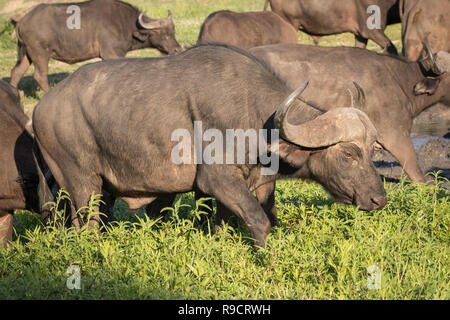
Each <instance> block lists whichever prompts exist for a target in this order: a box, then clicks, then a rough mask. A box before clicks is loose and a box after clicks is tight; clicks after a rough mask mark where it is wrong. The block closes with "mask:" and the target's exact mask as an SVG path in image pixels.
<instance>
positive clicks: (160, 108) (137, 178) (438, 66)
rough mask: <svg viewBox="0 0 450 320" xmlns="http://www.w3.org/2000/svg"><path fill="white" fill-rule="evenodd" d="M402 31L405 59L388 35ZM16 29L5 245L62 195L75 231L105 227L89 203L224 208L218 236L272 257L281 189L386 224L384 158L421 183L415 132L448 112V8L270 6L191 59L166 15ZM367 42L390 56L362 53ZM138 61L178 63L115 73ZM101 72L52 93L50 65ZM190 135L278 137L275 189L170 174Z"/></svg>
mask: <svg viewBox="0 0 450 320" xmlns="http://www.w3.org/2000/svg"><path fill="white" fill-rule="evenodd" d="M269 4H270V7H271V9H272V10H271V11H267V10H266V9H268V7H269ZM262 5H263V4H262ZM69 6H72V8H71V10H68V8H69ZM167 9H169V8H167ZM77 19H78V20H79V21H77ZM77 22H78V23H77ZM399 22H401V24H402V42H403V52H402V55H401V56H400V55H398V52H397V50H396V48H395V46H394V44H393V43H392V41H391V40H390V39H389V38H388V37H387V36H386V35H385V33H384V30H385V29H386V26H387V25H389V24H394V23H399ZM12 23H14V25H15V29H14V35H15V36H16V37H17V52H18V59H17V63H16V65H15V66H14V68H13V69H12V70H11V78H10V83H9V84H8V83H7V82H5V81H1V82H0V157H1V164H0V170H1V171H0V183H1V186H2V187H1V188H0V226H1V227H2V229H1V230H0V240H1V241H2V243H3V245H4V246H6V245H7V243H8V241H10V240H11V237H12V220H13V213H14V210H17V209H28V210H34V211H35V212H41V211H42V212H44V211H45V210H44V209H43V204H44V203H46V202H48V201H52V200H53V198H54V196H55V193H56V191H57V190H58V189H59V187H62V188H64V189H66V190H68V191H69V193H70V195H71V196H72V202H71V205H70V210H68V211H71V214H69V215H68V216H70V219H69V220H68V221H69V223H70V224H72V225H74V226H75V227H77V228H80V227H81V226H82V225H83V224H85V223H91V224H93V225H96V224H98V222H99V221H98V220H99V218H98V217H94V218H93V219H88V220H86V219H83V218H82V217H80V213H81V215H82V214H83V210H81V211H80V208H82V207H83V206H86V205H87V202H88V200H89V197H90V195H91V194H92V192H95V193H101V192H102V190H103V192H104V194H105V195H108V196H109V197H111V198H114V197H121V198H123V199H124V200H125V201H126V202H127V203H128V204H129V206H130V208H139V207H140V206H142V205H148V208H149V210H150V211H152V213H157V214H159V212H160V210H161V209H162V208H164V207H167V206H169V205H170V204H171V202H172V201H173V199H174V195H176V194H177V193H181V192H188V191H195V192H196V196H197V197H200V196H214V197H215V198H216V199H217V218H216V219H217V224H216V225H217V226H219V225H220V223H221V221H222V220H226V219H227V217H228V216H229V215H230V214H231V213H233V214H235V215H237V216H239V217H240V218H241V219H242V220H243V221H244V222H245V223H246V225H247V226H248V228H249V230H250V232H251V234H252V237H253V238H254V239H255V240H256V244H257V245H259V246H261V247H263V246H264V241H265V238H266V236H267V234H268V233H269V231H270V227H271V226H273V225H275V224H277V217H276V216H277V212H276V208H275V203H274V202H275V200H274V194H273V192H274V188H275V180H276V179H281V178H287V177H294V178H308V179H312V180H316V181H318V182H319V183H321V184H322V185H323V186H324V187H325V188H326V189H327V190H328V191H329V192H330V193H331V194H332V195H333V196H334V197H335V198H336V199H337V200H338V201H340V202H343V203H347V204H353V205H357V206H359V207H360V208H362V209H365V210H372V209H381V208H382V207H383V206H384V205H385V204H386V197H385V191H384V188H383V187H382V184H381V182H380V179H378V177H377V176H376V175H374V174H373V173H374V172H375V169H374V167H373V164H372V162H371V160H370V157H371V155H372V151H373V148H375V149H384V150H387V151H389V152H390V153H391V154H392V155H393V156H394V157H395V158H396V159H397V160H398V161H399V163H400V164H401V166H402V167H403V168H404V170H405V172H406V174H407V175H408V176H409V178H410V179H411V180H412V181H413V182H418V183H425V182H426V180H427V178H426V177H425V175H424V173H423V172H422V170H421V169H420V168H419V165H418V163H417V157H416V154H415V151H414V147H413V143H412V141H411V139H410V133H411V127H412V123H413V119H414V118H415V117H416V116H418V115H419V114H420V113H421V112H422V111H423V110H425V109H426V108H428V107H430V106H433V105H435V104H437V103H442V104H444V105H445V106H447V107H448V105H450V76H449V73H450V53H449V52H450V0H342V1H329V0H266V3H265V9H264V11H261V12H239V13H238V12H232V11H228V10H223V11H217V12H214V13H211V14H210V15H209V16H208V17H206V19H205V20H204V22H203V24H202V26H201V30H200V34H199V37H198V41H197V45H198V46H196V47H194V48H190V49H187V50H186V51H183V49H182V47H181V46H180V44H179V43H178V42H177V40H176V31H175V29H176V21H174V19H173V18H172V14H171V12H170V10H168V14H167V17H164V18H161V19H155V18H152V17H149V16H148V15H147V14H145V13H144V12H141V11H139V10H138V9H137V8H135V7H134V6H131V5H130V4H127V3H126V2H122V1H116V0H92V1H86V2H80V3H58V4H40V5H37V6H35V7H33V8H31V9H30V10H29V11H27V12H26V13H24V14H22V15H19V16H15V17H14V18H13V19H12ZM298 30H301V31H303V32H305V33H307V34H309V35H311V36H312V37H313V39H314V42H315V43H316V44H318V43H319V40H320V37H321V36H326V35H331V34H338V33H344V32H350V33H353V34H354V35H355V47H356V48H352V47H335V48H333V47H321V46H307V45H301V44H297V42H298V35H297V31H298ZM369 39H370V40H373V41H374V42H375V43H376V44H378V45H379V46H380V47H382V48H383V54H378V53H375V52H372V51H369V50H366V49H365V47H366V45H367V42H368V40H369ZM220 43H225V44H226V45H223V44H220ZM235 47H238V48H235ZM142 48H156V49H157V50H159V51H160V52H161V53H163V54H168V55H169V57H164V58H157V59H150V60H145V59H143V60H141V59H135V60H133V59H124V60H123V59H120V60H116V59H119V58H124V57H125V56H126V54H127V52H129V51H132V50H137V49H142ZM93 58H100V59H102V60H109V61H107V62H99V63H95V64H91V65H88V66H86V67H83V68H80V69H79V70H78V71H77V72H75V73H74V74H73V75H71V76H70V77H69V78H67V79H66V80H64V81H62V82H61V83H60V84H58V85H56V86H55V87H54V88H50V86H49V82H48V63H49V60H50V59H55V60H59V61H62V62H66V63H77V62H81V61H86V60H89V59H93ZM32 64H33V65H34V79H35V80H36V81H37V83H38V84H39V86H40V87H41V88H42V90H43V91H45V92H46V94H45V95H44V97H43V98H42V100H41V102H40V103H39V104H38V106H37V107H36V109H35V111H34V115H33V119H32V120H33V121H31V120H30V119H29V118H28V117H27V116H26V115H25V113H24V112H23V108H22V106H21V102H20V91H19V90H18V89H17V88H20V81H21V79H22V78H23V76H24V74H25V72H26V71H27V69H28V68H29V67H30V65H32ZM308 83H309V84H308ZM302 85H303V87H302ZM299 87H302V89H303V90H296V91H295V92H293V91H294V90H295V89H296V88H299ZM288 97H289V99H286V98H288ZM294 110H296V112H294ZM298 110H301V111H298ZM288 111H291V112H290V113H288ZM289 117H291V118H290V119H289ZM192 120H197V121H203V124H204V125H207V126H208V127H211V128H218V129H219V130H221V131H223V132H224V131H225V130H226V129H227V128H242V129H263V128H270V129H274V128H275V129H279V130H280V135H281V138H282V139H281V143H280V151H279V153H280V158H281V161H282V166H281V167H282V168H281V169H280V173H279V175H278V176H277V177H276V178H274V179H273V180H270V181H269V180H265V178H263V177H262V176H261V174H260V171H259V170H260V169H261V164H257V165H254V166H250V165H247V164H246V165H243V166H231V167H232V168H231V169H230V166H228V167H226V168H224V167H223V166H205V165H199V166H185V167H181V168H175V167H174V166H173V164H170V163H168V162H169V161H170V159H169V157H168V156H167V155H168V154H170V150H171V147H173V144H174V143H173V142H171V141H170V134H171V132H172V131H171V129H176V128H179V127H182V128H191V127H190V125H191V124H192ZM190 122H191V123H190ZM293 123H294V124H293ZM145 130H151V131H152V133H149V134H148V135H142V134H141V132H142V131H145ZM375 140H376V141H375ZM160 145H164V146H162V147H161V146H160ZM342 154H343V155H342ZM349 159H351V160H352V161H353V162H352V161H350V160H349ZM144 161H145V162H144ZM147 161H148V162H147ZM283 164H285V165H286V167H283ZM283 170H284V171H283ZM236 172H238V173H236ZM253 191H256V196H257V197H256V198H255V197H254V196H253V194H252V192H253ZM106 202H107V203H108V202H110V201H106ZM102 210H107V209H105V208H103V209H101V210H100V211H102ZM91 218H92V217H91Z"/></svg>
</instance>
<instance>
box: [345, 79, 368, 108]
mask: <svg viewBox="0 0 450 320" xmlns="http://www.w3.org/2000/svg"><path fill="white" fill-rule="evenodd" d="M353 85H354V86H355V87H356V91H358V96H357V97H356V102H355V100H354V99H353V94H352V93H351V91H350V89H349V91H350V95H351V97H352V106H351V107H352V108H355V109H359V110H362V109H364V107H365V106H366V94H365V93H364V90H363V88H361V86H360V85H359V84H358V83H357V82H355V81H353Z"/></svg>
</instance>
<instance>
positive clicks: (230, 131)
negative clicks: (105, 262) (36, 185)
mask: <svg viewBox="0 0 450 320" xmlns="http://www.w3.org/2000/svg"><path fill="white" fill-rule="evenodd" d="M149 74H151V75H152V76H151V77H149V76H148V75H149ZM89 79H96V81H95V82H92V81H87V80H89ZM180 84H182V85H180ZM352 88H353V85H352ZM303 89H304V86H303V88H299V89H297V90H296V91H294V92H292V90H291V89H290V88H288V87H287V86H286V85H285V83H284V82H283V81H282V80H281V79H280V78H279V77H278V76H277V75H276V74H275V73H274V72H273V71H272V70H271V69H270V68H268V67H267V66H266V64H265V63H264V62H262V61H261V60H259V59H257V58H255V57H254V56H252V55H250V54H249V53H248V52H246V51H244V50H241V49H238V48H236V47H229V46H226V45H199V46H197V47H194V48H191V49H189V50H187V51H185V52H184V53H181V54H178V55H174V56H169V57H164V58H140V59H117V60H109V61H103V62H97V63H93V64H89V65H85V66H83V67H81V68H80V69H78V70H77V71H76V72H74V73H73V74H72V75H71V76H69V77H68V78H66V79H65V80H63V81H62V82H60V83H58V84H57V85H56V86H55V88H53V90H51V91H50V92H49V93H48V94H46V95H45V96H44V97H43V98H42V100H41V101H40V102H39V104H38V105H37V106H36V108H35V110H34V114H33V129H34V134H35V139H36V141H37V144H38V145H39V149H40V151H41V152H42V155H43V158H44V159H45V161H46V163H47V164H48V166H49V168H50V170H51V172H52V173H53V175H54V177H55V179H56V181H57V182H58V184H59V185H60V186H61V187H63V188H65V189H66V190H67V191H68V192H69V193H70V195H71V198H72V202H71V206H70V208H71V210H70V211H71V214H70V217H71V221H72V223H73V225H74V226H75V227H80V225H82V224H84V223H87V221H85V220H83V219H82V218H81V217H80V216H79V215H77V214H76V210H77V209H80V208H82V207H83V206H85V205H86V204H87V203H88V201H89V198H90V195H91V194H92V192H95V193H96V194H99V193H100V192H101V190H102V187H103V188H104V189H105V190H106V191H108V192H110V193H112V195H114V196H116V197H121V198H122V199H124V200H125V201H127V202H128V204H130V207H131V208H133V207H134V208H135V207H140V206H141V205H142V204H145V203H150V202H151V201H152V200H154V199H155V198H158V197H167V196H170V195H172V194H175V193H182V192H187V191H191V190H194V191H200V192H202V193H204V194H209V195H211V196H214V197H215V198H216V199H217V200H218V201H219V202H220V203H221V204H222V205H224V206H225V207H226V208H227V209H229V210H230V211H231V212H233V213H234V214H235V215H237V216H238V217H240V218H241V219H242V220H243V221H244V222H245V223H246V225H247V226H248V228H249V230H250V233H251V235H252V237H253V238H254V239H255V241H256V244H257V245H258V246H264V243H265V238H266V236H267V234H268V233H269V232H270V228H271V224H270V220H269V218H268V217H267V215H266V213H265V211H264V209H263V207H262V206H261V204H260V203H258V201H257V200H256V198H255V197H254V196H253V194H252V191H254V190H255V189H257V188H258V187H259V186H262V185H266V184H268V183H271V182H273V181H275V180H276V179H282V178H308V179H313V180H316V181H319V182H320V183H321V184H322V185H324V186H325V188H327V190H328V191H329V192H330V193H331V194H332V195H334V196H335V198H336V199H337V200H338V201H341V202H344V203H348V204H353V205H358V206H360V207H361V208H362V209H365V210H373V209H379V208H382V207H383V206H384V205H385V204H386V198H385V190H384V188H383V184H382V182H381V179H380V177H379V176H378V174H377V173H376V170H375V168H374V166H373V163H372V161H371V153H372V148H373V146H374V143H375V140H376V130H375V128H374V127H373V125H372V124H371V122H370V120H369V119H368V118H367V116H366V115H365V114H364V113H363V112H361V111H359V110H357V109H356V108H338V109H335V110H332V111H330V112H327V113H325V114H323V113H322V112H321V111H320V110H318V109H317V107H314V106H311V105H308V104H306V103H304V102H302V101H301V100H300V99H297V96H298V95H300V94H301V92H302V91H303ZM346 89H349V88H346ZM358 96H359V97H361V96H362V94H361V93H360V94H358ZM111 97H114V99H111ZM62 101H63V102H64V103H61V102H62ZM354 101H358V102H359V101H361V99H354ZM357 104H358V103H357V102H355V106H356V105H357ZM289 111H292V112H289ZM275 129H278V130H275ZM257 132H258V133H257ZM278 133H279V135H280V137H281V139H277V136H278ZM242 135H244V137H242ZM247 135H248V136H247ZM255 136H256V137H255ZM239 137H241V138H242V139H243V140H242V139H241V138H239ZM235 138H236V139H237V140H238V142H237V143H235V140H234V139H235ZM191 139H192V140H191ZM239 139H241V140H239ZM212 140H214V143H213V145H214V146H215V147H216V148H217V149H214V148H212V147H211V141H212ZM208 141H209V142H208ZM246 146H247V147H248V148H246ZM202 150H204V151H202ZM213 150H214V151H213ZM220 150H222V152H220ZM264 155H265V156H264ZM225 158H226V160H225ZM236 158H237V159H236ZM277 164H278V165H277ZM277 167H278V168H277ZM277 169H278V170H277ZM81 212H82V210H81ZM96 220H98V217H95V218H93V219H92V220H89V223H91V222H92V224H93V225H95V224H96Z"/></svg>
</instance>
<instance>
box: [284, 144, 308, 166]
mask: <svg viewBox="0 0 450 320" xmlns="http://www.w3.org/2000/svg"><path fill="white" fill-rule="evenodd" d="M278 152H279V155H280V158H281V159H283V161H285V162H287V163H289V165H291V166H292V167H295V168H300V167H301V166H303V165H304V164H305V162H306V161H307V160H308V157H309V155H310V151H307V150H301V149H299V148H298V147H297V146H294V145H292V144H289V143H286V142H285V141H283V140H281V139H280V142H279V151H278Z"/></svg>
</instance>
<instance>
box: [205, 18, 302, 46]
mask: <svg viewBox="0 0 450 320" xmlns="http://www.w3.org/2000/svg"><path fill="white" fill-rule="evenodd" d="M207 42H223V43H227V44H231V45H234V46H237V47H240V48H244V49H249V48H253V47H258V46H263V45H268V44H276V43H297V42H298V35H297V30H296V29H294V28H293V27H292V26H291V25H290V24H289V23H287V22H286V21H284V20H283V19H281V18H280V16H278V15H276V14H275V13H273V12H233V11H228V10H224V11H217V12H214V13H212V14H210V15H209V16H208V18H206V20H205V21H204V22H203V24H202V27H201V29H200V35H199V37H198V41H197V44H200V43H207Z"/></svg>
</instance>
